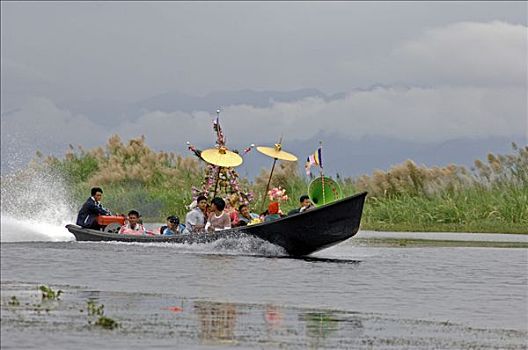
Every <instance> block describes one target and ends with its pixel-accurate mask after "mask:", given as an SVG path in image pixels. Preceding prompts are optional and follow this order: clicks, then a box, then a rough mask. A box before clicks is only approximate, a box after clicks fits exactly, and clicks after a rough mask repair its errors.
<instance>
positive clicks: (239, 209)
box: [238, 204, 247, 212]
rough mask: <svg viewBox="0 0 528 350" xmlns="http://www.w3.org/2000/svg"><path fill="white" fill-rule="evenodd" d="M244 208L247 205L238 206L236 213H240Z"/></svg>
mask: <svg viewBox="0 0 528 350" xmlns="http://www.w3.org/2000/svg"><path fill="white" fill-rule="evenodd" d="M244 207H247V204H240V206H239V207H238V211H239V212H240V211H242V208H244Z"/></svg>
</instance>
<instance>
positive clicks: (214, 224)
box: [205, 197, 231, 232]
mask: <svg viewBox="0 0 528 350" xmlns="http://www.w3.org/2000/svg"><path fill="white" fill-rule="evenodd" d="M224 208H225V201H224V200H223V199H222V198H220V197H215V198H213V200H212V201H211V209H212V213H211V214H209V218H208V219H207V224H206V225H205V230H206V231H207V232H213V231H219V230H225V229H229V228H231V219H230V218H229V215H227V213H225V212H224Z"/></svg>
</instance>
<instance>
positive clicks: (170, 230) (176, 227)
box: [160, 215, 185, 236]
mask: <svg viewBox="0 0 528 350" xmlns="http://www.w3.org/2000/svg"><path fill="white" fill-rule="evenodd" d="M184 230H185V225H183V224H180V218H178V217H177V216H176V215H171V216H169V217H167V226H161V227H160V234H162V235H164V236H172V235H175V234H177V233H183V232H184Z"/></svg>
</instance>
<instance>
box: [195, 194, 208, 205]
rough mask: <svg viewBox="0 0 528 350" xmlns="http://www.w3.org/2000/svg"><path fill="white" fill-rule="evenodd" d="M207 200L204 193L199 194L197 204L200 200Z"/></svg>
mask: <svg viewBox="0 0 528 350" xmlns="http://www.w3.org/2000/svg"><path fill="white" fill-rule="evenodd" d="M203 200H207V197H206V196H204V195H203V194H201V195H199V196H198V198H196V204H198V203H200V201H203Z"/></svg>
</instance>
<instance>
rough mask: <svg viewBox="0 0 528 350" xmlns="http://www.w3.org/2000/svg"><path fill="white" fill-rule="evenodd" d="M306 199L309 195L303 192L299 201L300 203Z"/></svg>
mask: <svg viewBox="0 0 528 350" xmlns="http://www.w3.org/2000/svg"><path fill="white" fill-rule="evenodd" d="M307 199H310V196H308V195H307V194H303V195H302V196H301V198H299V203H302V202H304V201H305V200H307Z"/></svg>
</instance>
